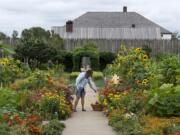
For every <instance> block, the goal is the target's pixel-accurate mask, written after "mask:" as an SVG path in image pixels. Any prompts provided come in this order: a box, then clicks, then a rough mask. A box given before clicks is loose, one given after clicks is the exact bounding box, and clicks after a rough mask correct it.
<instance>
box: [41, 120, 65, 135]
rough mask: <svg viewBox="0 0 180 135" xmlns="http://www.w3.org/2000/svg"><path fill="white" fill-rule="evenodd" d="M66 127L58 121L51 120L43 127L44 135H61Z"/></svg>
mask: <svg viewBox="0 0 180 135" xmlns="http://www.w3.org/2000/svg"><path fill="white" fill-rule="evenodd" d="M64 128H65V125H64V124H62V123H60V122H59V121H58V120H51V121H50V122H49V123H48V124H46V125H43V126H42V135H61V134H62V131H63V129H64Z"/></svg>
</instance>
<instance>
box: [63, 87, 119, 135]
mask: <svg viewBox="0 0 180 135" xmlns="http://www.w3.org/2000/svg"><path fill="white" fill-rule="evenodd" d="M96 100H97V96H96V94H95V93H94V92H93V91H92V90H90V88H88V87H87V88H86V103H85V104H86V112H82V111H81V104H80V102H79V105H78V108H77V112H75V113H73V115H72V117H71V118H70V119H68V120H66V121H65V122H64V123H65V125H66V128H65V130H64V131H63V135H115V132H114V131H113V130H112V129H111V127H110V126H108V120H107V118H106V117H105V116H104V115H103V113H102V112H94V111H92V109H91V103H95V102H96Z"/></svg>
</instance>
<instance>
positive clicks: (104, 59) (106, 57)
mask: <svg viewBox="0 0 180 135" xmlns="http://www.w3.org/2000/svg"><path fill="white" fill-rule="evenodd" d="M115 58H116V54H115V53H111V52H100V54H99V62H100V70H104V69H105V68H106V65H107V64H112V62H113V61H114V59H115Z"/></svg>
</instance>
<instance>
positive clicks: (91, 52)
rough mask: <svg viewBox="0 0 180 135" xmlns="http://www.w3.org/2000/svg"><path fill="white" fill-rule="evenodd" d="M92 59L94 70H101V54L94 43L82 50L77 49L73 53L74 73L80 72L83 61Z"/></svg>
mask: <svg viewBox="0 0 180 135" xmlns="http://www.w3.org/2000/svg"><path fill="white" fill-rule="evenodd" d="M83 57H90V60H91V67H92V69H93V70H98V69H99V52H98V49H97V47H96V46H95V45H94V44H93V43H87V44H85V46H84V47H82V48H77V49H75V50H74V52H73V71H79V70H80V68H81V59H82V58H83Z"/></svg>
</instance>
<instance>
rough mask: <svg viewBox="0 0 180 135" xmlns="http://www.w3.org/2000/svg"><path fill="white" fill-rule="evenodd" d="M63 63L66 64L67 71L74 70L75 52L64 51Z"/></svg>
mask: <svg viewBox="0 0 180 135" xmlns="http://www.w3.org/2000/svg"><path fill="white" fill-rule="evenodd" d="M62 63H63V65H64V66H65V71H66V72H72V70H73V54H72V52H65V53H64V59H63V62H62Z"/></svg>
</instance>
